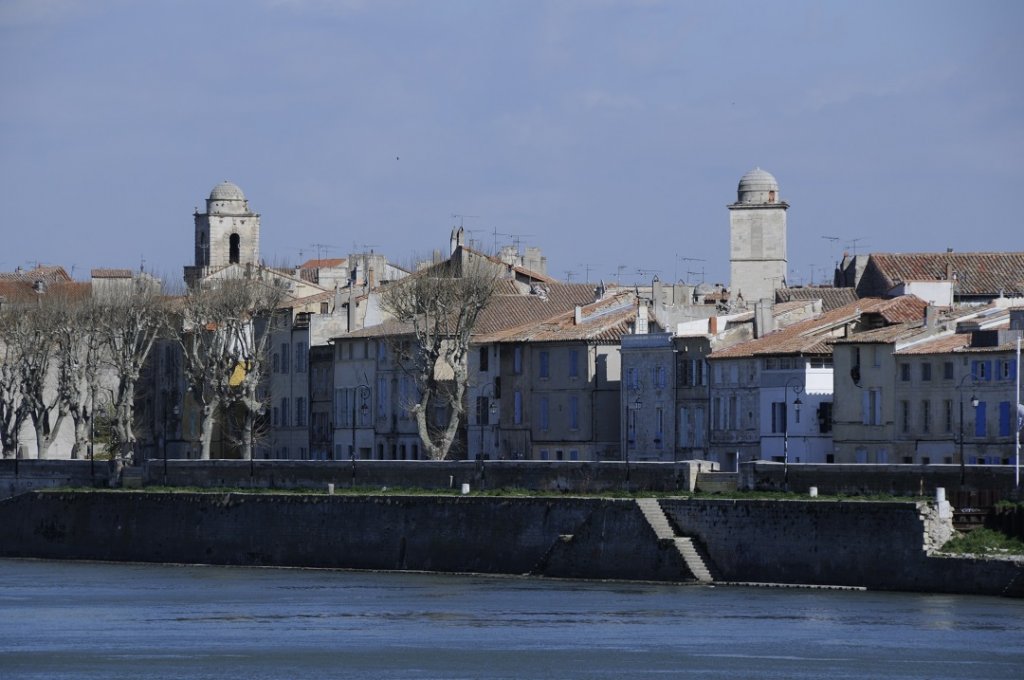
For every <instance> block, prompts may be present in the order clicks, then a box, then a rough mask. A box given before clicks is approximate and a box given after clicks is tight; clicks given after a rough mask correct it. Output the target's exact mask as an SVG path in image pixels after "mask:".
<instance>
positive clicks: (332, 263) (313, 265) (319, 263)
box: [299, 257, 348, 269]
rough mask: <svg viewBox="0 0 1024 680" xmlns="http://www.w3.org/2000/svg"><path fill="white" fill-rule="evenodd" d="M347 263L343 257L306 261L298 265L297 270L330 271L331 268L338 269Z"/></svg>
mask: <svg viewBox="0 0 1024 680" xmlns="http://www.w3.org/2000/svg"><path fill="white" fill-rule="evenodd" d="M346 262H348V260H346V259H345V258H344V257H330V258H321V259H313V260H306V261H305V262H303V263H302V264H300V265H299V269H330V268H332V267H340V266H342V265H343V264H345V263H346Z"/></svg>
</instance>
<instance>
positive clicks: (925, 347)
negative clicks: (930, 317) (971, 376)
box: [893, 333, 971, 355]
mask: <svg viewBox="0 0 1024 680" xmlns="http://www.w3.org/2000/svg"><path fill="white" fill-rule="evenodd" d="M969 344H971V334H970V333H953V334H952V335H944V336H941V337H938V338H935V339H934V340H926V341H924V342H919V343H916V344H914V345H912V346H910V347H904V348H903V349H900V350H896V351H895V352H893V354H900V355H903V354H947V353H949V352H953V351H955V350H958V349H960V348H962V347H964V346H965V345H969Z"/></svg>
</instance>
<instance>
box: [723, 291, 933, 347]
mask: <svg viewBox="0 0 1024 680" xmlns="http://www.w3.org/2000/svg"><path fill="white" fill-rule="evenodd" d="M905 297H907V298H912V299H913V300H916V301H917V302H916V303H914V304H917V305H918V306H919V307H920V308H921V309H923V305H925V304H926V303H925V302H924V301H923V300H921V299H919V298H914V297H913V296H905ZM898 300H899V298H897V299H896V300H886V299H884V298H863V299H860V300H857V301H855V302H851V303H849V304H846V305H843V306H842V307H839V308H837V309H833V310H831V311H829V312H824V313H823V314H821V315H820V316H817V317H815V318H813V319H808V320H806V321H799V322H797V323H795V324H793V325H791V326H787V327H785V328H782V329H780V330H777V331H774V332H773V333H769V334H768V335H765V336H764V337H762V338H758V339H756V340H750V341H749V342H743V343H740V344H738V345H733V346H731V347H726V348H724V349H720V350H718V351H716V352H713V353H712V354H711V355H709V357H708V358H709V359H733V358H739V357H753V356H761V355H773V354H831V352H832V349H831V345H832V343H834V342H837V341H839V340H840V337H838V336H836V335H835V334H836V333H841V332H843V329H844V327H846V325H847V324H853V323H855V322H857V321H858V320H859V319H860V318H861V316H862V315H864V314H871V313H877V314H883V316H884V315H885V313H886V311H887V309H888V308H890V307H894V308H896V309H897V310H899V309H902V308H905V307H908V305H907V303H906V302H905V301H904V302H898ZM917 318H919V319H921V321H920V322H919V323H922V322H923V313H920V312H919V313H918V316H917ZM881 330H888V329H887V328H886V329H881ZM859 336H860V334H859V333H858V337H859Z"/></svg>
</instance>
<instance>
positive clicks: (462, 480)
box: [144, 460, 717, 493]
mask: <svg viewBox="0 0 1024 680" xmlns="http://www.w3.org/2000/svg"><path fill="white" fill-rule="evenodd" d="M716 466H717V464H716V463H712V462H710V461H681V462H679V463H652V462H644V463H635V462H631V463H628V464H627V463H624V462H582V461H581V462H568V461H559V462H553V461H552V462H545V461H505V460H502V461H390V460H356V461H354V462H353V461H351V460H344V461H286V460H272V461H261V460H257V461H254V462H253V463H252V464H251V465H250V463H249V461H237V460H213V461H193V460H170V461H168V464H167V478H166V484H169V485H172V486H195V487H201V488H245V487H257V488H272V489H296V488H298V489H303V488H305V489H322V488H325V487H326V485H327V484H334V485H335V487H336V488H339V489H341V488H344V487H358V488H381V487H388V488H392V489H395V488H418V489H436V490H440V489H461V487H462V485H463V484H469V485H470V489H472V490H482V489H526V490H530V491H559V492H564V493H601V492H609V491H692V490H693V488H694V483H695V481H696V479H697V475H698V470H700V469H704V470H710V469H713V468H714V467H716ZM144 480H145V483H146V484H149V485H156V484H164V483H165V481H164V467H163V461H159V460H157V461H150V463H149V464H148V465H147V466H146V469H145V474H144Z"/></svg>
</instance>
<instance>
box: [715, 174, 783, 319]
mask: <svg viewBox="0 0 1024 680" xmlns="http://www.w3.org/2000/svg"><path fill="white" fill-rule="evenodd" d="M728 207H729V274H730V276H729V279H730V284H729V290H730V292H731V294H732V299H733V300H735V299H736V298H737V296H740V295H742V296H743V299H744V300H746V301H747V302H748V303H751V304H752V303H753V302H756V301H757V300H760V299H762V298H769V299H771V300H773V301H774V299H775V290H776V289H777V288H782V287H784V286H785V285H786V271H787V267H788V262H787V260H786V209H787V208H789V204H788V203H786V202H785V201H783V200H782V199H781V198H779V183H778V182H777V181H775V178H774V177H773V176H772V175H771V173H768V172H765V171H764V170H762V169H761V168H754V169H753V170H751V171H750V172H748V173H747V174H745V175H743V177H742V178H740V183H739V187H738V189H737V196H736V202H735V203H733V204H731V205H730V206H728Z"/></svg>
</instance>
